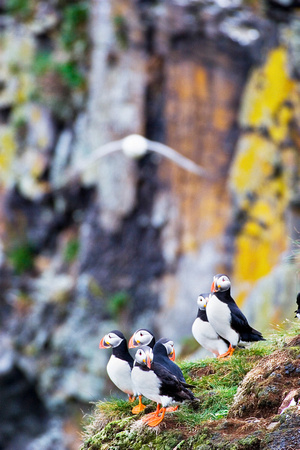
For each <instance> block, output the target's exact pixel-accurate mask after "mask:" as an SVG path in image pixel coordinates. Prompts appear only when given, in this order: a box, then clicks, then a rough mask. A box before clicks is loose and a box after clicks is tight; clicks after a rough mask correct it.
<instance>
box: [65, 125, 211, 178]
mask: <svg viewBox="0 0 300 450" xmlns="http://www.w3.org/2000/svg"><path fill="white" fill-rule="evenodd" d="M119 150H122V151H123V153H124V154H125V155H126V156H128V157H130V158H133V159H139V158H142V157H143V156H145V155H146V153H147V152H148V151H153V152H156V153H159V154H160V155H162V156H165V157H166V158H169V159H170V160H172V161H173V162H175V164H177V165H178V166H180V167H182V168H183V169H185V170H187V171H189V172H192V173H194V174H195V175H198V176H202V177H203V176H204V177H206V176H207V173H206V170H205V169H204V168H203V167H201V166H199V165H198V164H196V163H195V162H194V161H192V160H190V159H189V158H186V157H185V156H183V155H181V154H180V153H178V152H177V151H176V150H174V149H173V148H171V147H169V146H167V145H165V144H161V143H160V142H156V141H150V140H149V139H146V138H144V137H143V136H140V135H139V134H131V135H129V136H127V137H125V138H124V139H121V140H118V141H112V142H108V143H107V144H104V145H101V147H99V148H97V149H96V150H94V152H93V153H92V154H91V155H90V157H89V158H87V159H85V160H84V161H82V162H81V163H80V164H77V166H76V167H75V168H73V169H72V170H71V172H69V173H68V174H67V176H66V179H67V180H69V179H72V178H73V177H75V176H77V175H79V174H80V173H82V172H84V171H85V169H87V168H88V167H90V166H91V165H93V164H95V163H96V162H97V161H99V159H100V158H103V157H104V156H106V155H109V154H110V153H113V152H116V151H119Z"/></svg>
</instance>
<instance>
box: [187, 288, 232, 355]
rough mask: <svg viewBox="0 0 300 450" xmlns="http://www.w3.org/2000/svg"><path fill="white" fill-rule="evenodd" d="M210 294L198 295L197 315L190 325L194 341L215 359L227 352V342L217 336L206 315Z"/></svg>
mask: <svg viewBox="0 0 300 450" xmlns="http://www.w3.org/2000/svg"><path fill="white" fill-rule="evenodd" d="M210 295H211V294H210V293H208V294H200V295H199V296H198V298H197V305H198V314H197V317H196V319H195V320H194V323H193V325H192V334H193V336H194V338H195V339H196V341H197V342H198V343H199V344H200V345H201V346H202V347H203V348H205V349H206V350H208V351H209V352H211V353H212V354H213V355H214V356H215V357H216V356H220V355H223V354H224V353H226V352H227V351H228V348H229V345H230V344H229V342H228V341H227V340H226V339H224V338H222V337H221V336H219V335H218V333H217V332H216V331H215V329H214V328H213V327H212V325H211V323H210V322H209V321H208V318H207V314H206V307H207V303H208V302H209V299H210Z"/></svg>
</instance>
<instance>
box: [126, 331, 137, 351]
mask: <svg viewBox="0 0 300 450" xmlns="http://www.w3.org/2000/svg"><path fill="white" fill-rule="evenodd" d="M136 347H138V343H137V342H136V341H135V339H134V334H133V335H132V336H131V338H130V339H129V342H128V348H136Z"/></svg>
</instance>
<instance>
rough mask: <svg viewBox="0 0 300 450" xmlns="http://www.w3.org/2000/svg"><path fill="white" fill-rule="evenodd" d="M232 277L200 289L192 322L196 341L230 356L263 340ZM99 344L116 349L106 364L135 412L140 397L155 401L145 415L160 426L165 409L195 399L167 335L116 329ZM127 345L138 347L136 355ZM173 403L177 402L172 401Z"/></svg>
mask: <svg viewBox="0 0 300 450" xmlns="http://www.w3.org/2000/svg"><path fill="white" fill-rule="evenodd" d="M230 289H231V282H230V279H229V277H228V276H227V275H224V274H217V275H215V276H214V277H213V282H212V285H211V292H210V293H205V294H200V295H199V296H198V299H197V306H198V314H197V317H196V319H195V321H194V323H193V325H192V334H193V336H194V338H195V339H196V341H197V342H198V343H199V344H200V345H201V346H202V347H204V348H205V349H206V350H208V351H209V352H211V353H212V354H213V355H214V356H215V357H217V358H225V357H230V356H232V354H233V352H234V351H235V349H236V348H237V347H238V345H239V343H240V342H253V341H262V340H265V339H264V338H263V336H262V334H261V333H260V332H259V331H257V330H255V329H254V328H252V327H251V326H250V325H249V323H248V320H247V319H246V317H245V315H244V314H243V313H242V311H241V310H240V309H239V307H238V306H237V304H236V302H235V301H234V299H233V298H232V297H231V293H230ZM297 305H298V309H297V311H295V313H296V317H298V318H300V293H299V294H298V297H297ZM99 347H100V348H112V355H111V357H110V359H109V361H108V363H107V368H106V369H107V373H108V376H109V378H110V379H111V381H112V382H113V383H114V384H115V385H116V386H117V387H118V388H119V389H120V390H121V391H123V392H124V393H126V394H127V395H128V398H129V401H130V402H133V401H134V400H135V398H136V397H138V404H137V405H136V406H134V407H133V408H132V413H133V414H139V413H141V412H142V411H143V410H144V409H145V405H144V404H143V403H142V397H143V396H144V397H146V398H147V399H149V400H152V401H154V402H156V404H157V407H156V411H155V412H153V413H150V414H146V415H144V417H143V418H142V420H143V422H144V423H146V424H147V425H148V426H150V427H155V426H157V425H158V424H159V423H160V422H161V421H162V420H163V418H164V416H165V412H166V411H175V410H176V409H177V408H178V405H177V404H178V403H181V402H183V401H185V400H187V401H193V400H197V399H195V396H194V394H193V393H192V391H191V389H193V387H194V386H192V385H190V384H187V383H186V380H185V378H184V376H183V373H182V371H181V369H180V367H179V366H178V365H177V364H176V363H175V362H174V359H175V350H174V343H173V341H172V340H170V339H168V338H161V339H159V340H158V341H156V340H155V336H154V335H153V333H151V331H149V330H147V329H143V328H140V329H139V330H137V331H135V333H134V334H133V335H132V336H131V338H130V339H129V342H128V345H127V340H126V338H125V336H124V335H123V333H121V332H120V331H118V330H113V331H110V332H109V333H108V334H106V335H105V336H104V337H103V338H102V339H101V341H100V344H99ZM128 348H129V349H136V352H135V356H134V358H133V357H132V356H131V354H130V353H129V350H128ZM171 404H175V406H170V405H171Z"/></svg>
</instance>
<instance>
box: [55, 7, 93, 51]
mask: <svg viewBox="0 0 300 450" xmlns="http://www.w3.org/2000/svg"><path fill="white" fill-rule="evenodd" d="M88 17H89V5H88V2H87V1H81V2H78V3H74V4H72V5H68V6H67V7H66V8H65V9H64V10H63V13H62V25H61V34H60V37H61V41H62V44H63V46H64V47H65V49H66V50H71V49H73V48H74V45H75V44H76V42H77V43H78V41H81V42H82V43H84V42H87V39H88V36H87V21H88Z"/></svg>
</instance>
